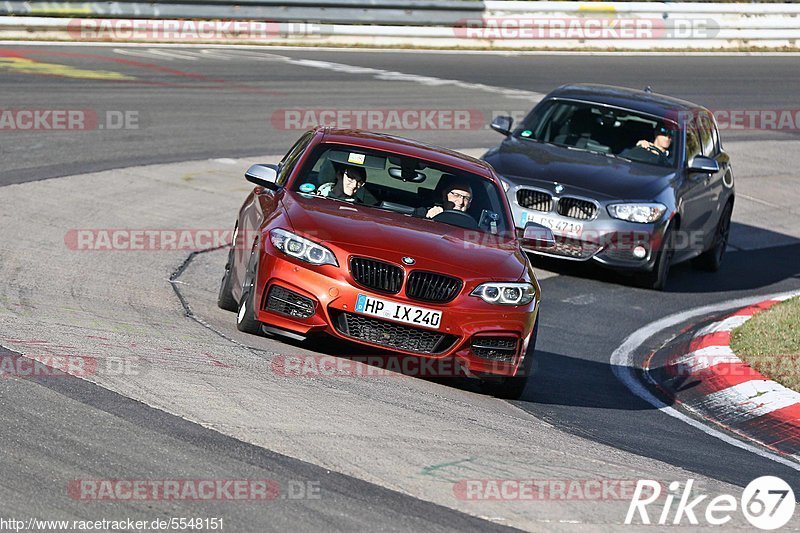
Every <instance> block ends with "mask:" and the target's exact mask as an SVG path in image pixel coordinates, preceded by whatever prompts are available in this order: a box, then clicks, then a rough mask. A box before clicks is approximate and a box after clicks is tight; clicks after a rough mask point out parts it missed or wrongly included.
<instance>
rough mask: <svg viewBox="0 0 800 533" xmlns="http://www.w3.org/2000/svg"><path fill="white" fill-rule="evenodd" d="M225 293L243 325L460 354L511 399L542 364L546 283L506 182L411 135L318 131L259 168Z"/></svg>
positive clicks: (432, 354) (531, 231)
mask: <svg viewBox="0 0 800 533" xmlns="http://www.w3.org/2000/svg"><path fill="white" fill-rule="evenodd" d="M245 178H246V179H247V180H248V181H250V182H252V183H254V184H255V185H256V187H255V188H254V189H253V191H252V192H251V193H250V194H249V195H248V196H247V199H246V200H245V202H244V205H243V206H242V208H241V210H240V211H239V217H238V219H237V221H236V230H235V233H234V242H233V243H232V246H231V248H230V251H229V254H228V261H227V264H226V265H225V274H224V276H223V278H222V283H221V286H220V291H219V299H218V304H219V306H220V307H221V308H223V309H227V310H230V311H236V312H237V327H238V329H239V330H241V331H245V332H249V333H254V334H258V333H261V332H263V331H266V332H269V333H272V334H278V335H288V336H290V337H294V338H306V337H308V336H310V335H312V334H315V333H326V334H329V335H332V336H334V337H338V338H341V339H345V340H347V341H351V342H355V343H358V344H361V345H366V346H369V347H372V348H380V349H381V350H388V351H390V352H393V353H398V354H402V355H403V356H417V357H427V358H437V359H442V358H454V359H456V360H457V361H456V362H457V363H458V366H459V367H460V368H462V369H463V370H464V372H465V373H466V374H467V375H468V376H471V377H477V378H479V379H481V380H482V381H483V382H484V383H486V384H487V386H488V387H489V388H491V390H492V391H493V392H494V393H495V394H498V395H501V396H504V397H518V396H520V395H521V394H522V391H523V389H524V387H525V383H526V380H527V377H528V375H529V373H530V371H531V369H532V360H533V354H534V345H535V342H536V332H537V324H538V311H539V295H540V290H539V284H538V283H537V281H536V278H535V276H534V272H533V268H532V267H531V264H530V262H529V260H528V258H527V256H526V255H525V253H524V252H523V251H522V249H521V247H520V244H523V245H524V246H525V247H526V248H546V247H548V246H551V245H552V244H553V237H552V233H551V232H550V230H549V229H547V228H544V227H543V226H539V225H537V224H533V223H531V224H529V225H528V226H526V228H525V230H524V233H523V239H522V242H520V240H518V239H517V236H516V233H515V228H514V223H513V219H512V216H511V210H510V208H509V205H508V200H507V199H506V195H505V194H504V192H503V188H502V185H501V182H500V180H499V179H498V177H497V175H496V174H495V172H494V171H493V170H492V167H491V166H489V165H488V164H487V163H485V162H483V161H479V160H477V159H474V158H471V157H468V156H465V155H463V154H459V153H457V152H454V151H450V150H446V149H443V148H439V147H436V146H430V145H426V144H422V143H419V142H415V141H412V140H408V139H403V138H399V137H394V136H389V135H384V134H379V133H369V132H363V131H354V130H337V129H330V128H317V129H314V130H312V131H309V132H307V133H305V134H304V135H303V136H302V137H301V138H300V139H299V140H298V141H297V143H295V145H294V146H293V147H292V148H291V150H289V152H288V153H287V154H286V156H284V158H283V160H282V161H281V162H280V163H279V164H278V165H253V166H252V167H251V168H250V169H249V170H248V171H247V173H246V174H245Z"/></svg>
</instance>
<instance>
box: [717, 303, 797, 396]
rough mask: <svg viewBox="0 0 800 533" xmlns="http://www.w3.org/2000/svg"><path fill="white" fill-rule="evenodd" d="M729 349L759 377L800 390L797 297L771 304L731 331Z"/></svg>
mask: <svg viewBox="0 0 800 533" xmlns="http://www.w3.org/2000/svg"><path fill="white" fill-rule="evenodd" d="M731 348H732V349H733V351H734V352H735V353H736V355H738V356H739V358H741V359H742V360H743V361H745V362H747V363H748V364H749V365H750V366H752V367H753V368H755V369H756V370H758V371H759V372H760V373H762V374H763V375H765V376H767V377H768V378H770V379H772V380H775V381H777V382H778V383H780V384H782V385H783V386H785V387H789V388H790V389H794V390H796V391H800V297H795V298H792V299H790V300H786V301H785V302H781V303H779V304H775V305H774V306H772V307H770V308H769V309H767V310H766V311H762V312H760V313H758V314H756V315H755V316H754V317H753V318H751V319H750V320H748V321H747V322H745V323H744V324H743V325H741V326H739V327H738V328H736V329H735V330H733V333H732V334H731Z"/></svg>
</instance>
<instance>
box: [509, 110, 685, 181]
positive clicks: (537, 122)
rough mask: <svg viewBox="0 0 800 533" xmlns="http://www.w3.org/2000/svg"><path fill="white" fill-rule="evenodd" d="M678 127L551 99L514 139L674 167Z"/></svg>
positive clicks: (631, 113)
mask: <svg viewBox="0 0 800 533" xmlns="http://www.w3.org/2000/svg"><path fill="white" fill-rule="evenodd" d="M677 133H678V130H677V126H676V125H675V124H674V123H671V122H668V121H665V120H663V119H658V118H656V117H653V116H650V115H646V114H642V113H637V112H635V111H631V110H628V109H621V108H617V107H608V106H602V105H598V104H591V103H586V102H577V101H572V100H558V99H553V100H549V101H547V102H545V103H543V104H542V105H541V106H538V107H536V108H535V109H534V111H533V112H532V113H530V114H529V115H528V116H527V117H526V118H525V120H524V121H523V122H522V124H521V125H520V126H518V127H517V129H516V130H515V131H514V136H515V137H518V138H522V139H531V140H536V141H540V142H545V143H548V144H554V145H557V146H564V147H567V148H571V149H575V150H584V151H588V152H595V153H600V154H605V155H607V156H611V157H614V156H616V157H622V158H625V159H628V160H631V161H639V162H642V163H649V164H653V165H659V166H664V167H675V164H676V160H677V158H676V155H675V154H676V153H677V151H678V147H677V145H676V144H675V143H676V142H677V140H678V138H679V136H678V135H677Z"/></svg>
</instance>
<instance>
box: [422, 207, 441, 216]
mask: <svg viewBox="0 0 800 533" xmlns="http://www.w3.org/2000/svg"><path fill="white" fill-rule="evenodd" d="M442 212H444V208H443V207H441V206H439V205H435V206H433V207H431V208H430V209H428V212H427V213H426V214H425V217H426V218H433V217H435V216H436V215H438V214H439V213H442Z"/></svg>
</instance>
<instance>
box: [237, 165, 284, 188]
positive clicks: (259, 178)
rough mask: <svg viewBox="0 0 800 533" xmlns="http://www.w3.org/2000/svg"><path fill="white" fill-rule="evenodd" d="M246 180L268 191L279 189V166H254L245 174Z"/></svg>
mask: <svg viewBox="0 0 800 533" xmlns="http://www.w3.org/2000/svg"><path fill="white" fill-rule="evenodd" d="M244 178H245V179H246V180H247V181H249V182H250V183H255V184H256V185H259V186H261V187H266V188H267V189H273V190H275V189H277V188H278V184H277V183H276V182H277V181H278V167H277V165H253V166H251V167H250V168H248V169H247V172H245V173H244Z"/></svg>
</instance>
